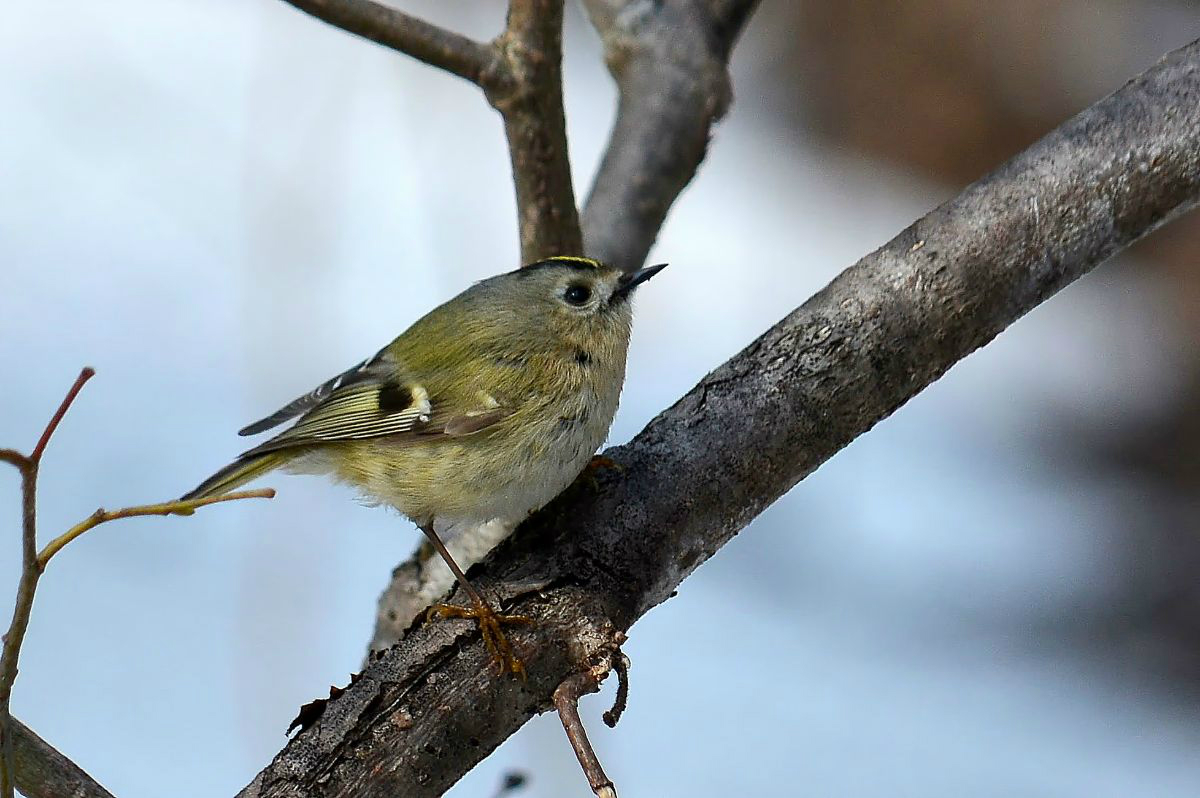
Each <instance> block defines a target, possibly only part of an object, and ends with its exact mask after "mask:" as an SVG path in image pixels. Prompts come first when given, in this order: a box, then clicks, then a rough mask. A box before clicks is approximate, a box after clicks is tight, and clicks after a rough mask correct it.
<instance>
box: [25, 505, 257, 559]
mask: <svg viewBox="0 0 1200 798" xmlns="http://www.w3.org/2000/svg"><path fill="white" fill-rule="evenodd" d="M273 498H275V490H274V489H273V488H258V489H256V490H243V491H236V492H234V493H226V494H224V495H223V496H208V497H206V498H203V499H188V500H187V501H174V502H163V503H161V504H143V505H140V506H137V507H126V508H124V509H123V510H105V509H103V508H101V509H99V510H97V511H96V512H94V513H92V514H91V515H89V516H88V517H87V518H85V519H84V520H82V521H80V522H79V523H78V524H76V525H75V526H73V527H71V528H70V529H68V530H67V531H66V532H64V533H62V534H61V535H59V536H58V537H56V538H55V539H54V540H52V541H50V542H49V543H47V544H46V547H45V548H44V549H42V551H41V553H40V554H38V556H37V564H38V568H40V569H42V570H45V569H46V563H48V562H50V558H51V557H53V556H54V555H55V554H58V552H59V551H60V550H61V549H62V547H63V546H66V545H67V544H68V543H70V542H71V541H72V540H74V539H75V538H77V537H79V536H80V535H82V534H83V533H84V532H87V531H88V530H89V529H93V528H95V527H97V526H99V525H100V524H105V523H108V522H109V521H116V520H117V519H119V518H138V517H141V516H146V515H191V514H192V513H194V512H196V510H197V509H199V508H201V507H206V506H208V505H210V504H219V503H220V502H233V501H239V500H241V499H273Z"/></svg>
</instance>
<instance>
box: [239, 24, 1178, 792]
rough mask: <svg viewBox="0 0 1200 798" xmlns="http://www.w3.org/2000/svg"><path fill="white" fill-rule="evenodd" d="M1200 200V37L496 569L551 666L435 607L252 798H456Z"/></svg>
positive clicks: (845, 297)
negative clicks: (559, 695)
mask: <svg viewBox="0 0 1200 798" xmlns="http://www.w3.org/2000/svg"><path fill="white" fill-rule="evenodd" d="M1198 199H1200V42H1197V43H1193V44H1191V45H1189V46H1187V47H1184V48H1182V49H1180V50H1177V51H1175V52H1173V53H1171V54H1169V55H1168V56H1167V57H1165V58H1164V59H1163V60H1162V61H1161V62H1159V63H1158V64H1156V65H1155V66H1154V67H1152V68H1151V69H1149V70H1147V71H1146V72H1145V73H1143V74H1142V75H1140V76H1139V77H1137V78H1135V79H1134V80H1132V81H1130V82H1129V83H1128V84H1127V85H1125V86H1124V87H1123V88H1121V89H1120V90H1119V91H1117V92H1116V93H1114V94H1113V95H1111V96H1109V97H1107V98H1105V99H1104V100H1101V101H1100V102H1098V103H1096V104H1095V105H1093V106H1092V107H1090V108H1089V109H1087V110H1086V111H1084V112H1083V113H1081V114H1079V115H1078V116H1076V117H1075V118H1073V119H1071V120H1070V121H1068V122H1067V123H1065V124H1064V125H1062V126H1061V127H1060V128H1058V129H1057V130H1055V131H1053V132H1052V133H1051V134H1050V135H1048V136H1046V137H1045V138H1044V139H1042V140H1041V141H1039V142H1037V143H1036V144H1035V145H1033V146H1032V147H1030V148H1029V149H1028V150H1027V151H1025V152H1024V153H1022V154H1021V155H1019V156H1017V157H1016V158H1014V159H1013V160H1011V161H1010V162H1008V163H1007V164H1005V165H1003V166H1001V167H1000V168H999V169H997V170H996V171H995V172H993V173H991V174H989V175H987V176H986V177H984V178H982V179H980V180H979V181H977V182H976V183H974V184H972V185H971V186H969V187H967V188H966V189H965V190H964V191H963V192H962V193H961V194H959V195H958V196H957V197H955V198H954V199H952V200H951V201H949V202H947V203H945V204H944V205H942V206H941V207H939V208H937V209H935V210H934V211H932V212H930V213H929V214H927V215H926V216H925V217H924V218H922V219H920V220H918V221H917V222H916V223H914V224H913V225H912V226H910V227H909V228H907V229H906V230H904V231H903V232H902V233H900V235H898V236H897V237H896V238H895V239H893V240H892V241H890V242H888V243H887V244H885V245H884V246H883V247H881V248H880V249H878V250H877V251H875V252H873V253H872V254H870V255H868V256H867V257H865V258H863V259H862V260H861V261H859V262H858V263H857V264H855V265H854V266H852V267H851V268H849V269H847V270H846V271H845V272H843V273H842V274H841V275H839V276H838V277H837V278H836V279H835V280H834V281H833V282H832V283H831V284H830V285H829V286H827V287H826V288H825V289H824V290H822V291H821V292H819V293H818V294H817V295H816V296H814V297H813V298H812V299H810V300H809V301H808V302H806V303H805V304H804V305H803V306H801V307H800V308H798V309H797V310H795V311H794V312H792V313H791V314H789V315H788V316H787V317H786V318H784V319H783V320H782V321H780V322H779V323H778V324H776V325H775V326H774V327H773V328H772V329H770V330H769V331H767V332H766V333H765V334H764V335H763V336H761V337H760V338H759V339H757V340H756V341H754V342H752V343H751V344H750V345H749V346H748V347H747V348H746V349H745V350H743V351H742V352H741V353H739V354H738V355H736V356H734V357H733V358H732V359H730V360H729V361H728V362H726V363H725V364H724V365H722V366H721V367H719V368H718V369H717V370H716V371H714V372H713V373H712V374H710V375H708V376H707V377H705V379H704V380H702V381H701V383H700V384H699V385H697V386H696V387H695V388H694V389H693V390H692V391H690V392H689V393H688V394H687V395H686V396H684V397H683V398H682V399H681V400H680V401H679V402H677V403H676V404H675V405H674V406H673V407H671V408H669V409H668V410H666V411H664V412H663V413H661V414H660V415H659V416H658V417H657V418H655V419H654V420H653V421H652V422H651V423H650V424H649V425H648V426H647V427H646V429H645V430H643V431H642V432H641V433H640V434H639V435H638V436H637V437H636V438H634V440H632V441H631V442H630V443H629V444H627V445H625V446H620V447H616V448H615V449H612V450H610V451H609V452H608V454H609V456H611V457H612V458H613V459H614V460H616V461H617V462H619V463H620V464H621V465H622V466H623V472H622V473H621V474H620V475H609V476H605V477H603V478H602V480H601V486H600V490H599V491H598V492H596V491H593V490H591V489H589V488H587V487H577V488H576V489H575V490H573V491H569V492H568V493H567V494H564V495H563V496H561V497H560V498H559V499H557V500H555V502H553V503H552V504H551V505H550V506H548V507H547V508H545V509H544V510H543V511H541V512H540V513H538V514H536V515H535V516H534V517H533V518H531V519H530V521H529V522H527V523H526V524H524V525H523V526H522V527H521V528H520V529H519V530H518V531H517V532H516V533H515V534H514V535H513V536H512V537H510V538H509V539H508V540H506V541H505V542H504V543H502V544H501V545H500V546H499V547H498V548H497V549H496V550H495V551H494V552H492V554H491V555H489V557H488V558H487V559H486V560H485V561H484V562H483V563H482V565H481V566H479V567H478V568H477V570H476V573H477V575H479V576H481V577H485V578H486V579H490V580H493V581H494V582H495V583H496V584H521V583H525V584H536V583H541V585H542V586H543V587H542V590H541V592H539V593H530V594H526V595H517V596H515V598H514V600H513V606H512V610H513V611H515V612H519V613H521V614H525V615H529V616H532V617H534V618H535V619H536V620H537V621H538V623H537V624H536V625H535V626H533V627H532V628H530V629H527V630H521V631H517V632H514V633H513V634H512V636H511V639H512V641H513V643H514V644H515V645H516V646H517V648H518V651H519V653H520V654H521V656H522V657H523V659H524V661H525V664H526V667H527V669H528V677H529V678H528V682H526V683H520V682H518V681H516V680H512V679H503V680H498V679H497V677H496V676H495V675H494V672H492V671H490V670H489V667H488V656H487V654H486V653H485V652H484V650H483V647H482V646H481V645H480V643H479V639H478V635H477V634H475V633H474V632H473V630H472V628H471V626H470V624H466V623H463V624H452V623H438V624H432V625H430V624H421V623H418V625H417V626H416V628H415V629H414V630H413V631H412V634H410V635H409V636H407V637H406V638H405V639H404V640H402V641H401V642H400V643H399V644H397V645H396V646H395V647H394V648H392V649H391V650H389V651H387V652H386V653H384V654H383V655H382V656H381V657H380V658H378V659H377V660H376V661H374V662H372V663H371V664H370V665H369V666H368V667H367V669H366V670H365V672H364V673H363V674H362V676H361V677H360V678H359V679H357V680H356V681H355V682H354V683H353V684H352V685H350V686H349V687H348V689H347V690H346V691H345V692H344V693H343V694H341V696H340V697H339V698H337V699H336V700H332V701H330V702H329V704H328V706H327V708H326V709H325V711H324V713H323V714H322V715H321V716H320V717H319V718H317V719H316V721H315V723H314V724H313V725H312V726H311V727H310V728H308V729H307V730H305V731H303V732H301V733H300V734H299V735H297V736H296V737H295V738H294V739H293V740H292V741H291V742H290V743H289V744H288V745H287V747H286V748H284V750H283V751H282V752H281V753H280V754H279V755H278V756H277V757H276V759H275V761H274V762H272V763H271V765H270V766H269V767H268V768H267V769H266V770H264V771H263V772H262V773H260V774H259V775H258V777H257V778H256V779H255V780H254V782H253V783H252V784H251V785H250V786H248V787H247V788H246V789H245V790H244V791H243V792H242V793H241V795H242V796H254V797H260V796H318V795H319V796H352V795H353V796H368V797H370V796H380V797H381V798H382V796H391V795H405V796H409V797H410V798H419V797H421V796H434V795H440V794H441V793H442V792H443V791H444V790H445V789H446V788H448V787H449V786H450V785H451V784H453V783H454V782H455V781H456V780H457V779H458V778H459V777H460V776H461V775H463V774H464V773H466V772H467V771H468V770H470V769H471V767H473V766H474V765H475V764H476V763H477V762H478V761H479V760H480V759H482V758H483V757H484V756H486V755H487V754H488V753H489V752H490V751H491V750H492V749H493V748H495V747H496V746H497V745H499V743H500V742H502V741H503V740H504V739H505V738H506V737H507V736H508V735H510V734H511V733H512V732H514V731H515V730H516V729H517V728H519V727H520V726H521V725H522V724H524V722H525V721H526V720H527V719H528V718H529V717H531V716H532V715H534V714H535V713H538V712H544V711H547V710H549V709H550V708H551V707H552V696H553V693H554V691H555V689H557V688H558V686H559V685H561V684H562V683H563V682H564V681H565V680H566V679H568V678H570V677H572V676H573V675H574V674H577V673H579V672H581V671H583V670H586V669H588V668H589V667H594V664H595V663H596V662H599V661H602V660H603V658H605V657H611V656H612V653H613V646H614V645H615V644H616V641H618V640H619V639H620V632H621V631H623V630H625V629H628V628H629V626H630V625H631V624H632V623H633V622H634V621H635V620H636V619H637V618H638V617H640V616H641V615H642V614H643V613H645V612H646V611H647V610H649V609H650V608H651V607H653V606H655V605H656V604H658V603H660V602H662V601H663V600H665V599H666V598H667V597H668V596H669V595H670V594H671V592H672V591H673V590H674V589H675V588H676V587H677V586H678V585H679V583H680V582H681V581H682V580H683V579H684V578H686V577H687V575H688V574H690V573H691V572H692V571H693V570H694V569H695V568H696V567H697V566H698V565H699V564H700V563H702V562H704V561H705V560H706V559H707V558H708V557H710V556H712V554H713V553H714V552H716V551H717V550H718V549H719V548H720V547H721V546H722V545H724V544H725V543H726V542H727V541H728V540H729V539H730V538H731V537H732V536H733V535H734V534H736V533H737V531H738V530H740V529H741V528H743V527H744V526H745V525H746V524H747V523H749V522H750V520H751V519H753V518H754V517H755V516H756V515H757V514H758V513H760V512H761V511H762V510H763V509H764V508H765V507H766V506H767V505H769V504H770V503H771V502H773V501H775V500H776V499H777V498H779V497H780V496H781V495H783V494H784V493H785V492H786V491H787V490H789V489H790V488H791V487H792V486H793V485H795V484H796V483H797V482H798V481H799V480H801V479H803V478H804V477H805V476H806V475H808V474H809V473H811V472H812V471H813V470H814V469H816V468H817V467H818V466H819V465H820V464H821V463H823V462H824V461H825V460H827V459H829V457H831V456H832V455H833V454H835V453H836V452H837V451H838V450H840V449H841V448H842V447H844V446H845V445H846V444H848V443H849V442H850V441H851V440H853V439H854V438H855V437H857V436H858V435H861V434H862V433H864V432H866V431H867V430H869V429H870V428H871V427H872V426H874V425H875V424H876V423H877V422H878V421H880V420H881V419H883V418H885V417H886V416H888V415H889V414H891V413H892V412H893V411H895V410H896V409H897V408H898V407H900V406H901V405H902V404H904V402H906V401H907V400H908V399H910V398H912V397H913V396H914V395H915V394H916V393H918V392H919V391H920V390H921V389H923V388H924V387H925V386H927V385H929V384H930V383H931V382H933V381H934V380H936V379H937V378H938V377H939V376H941V375H942V374H943V373H945V371H946V370H947V369H948V368H949V367H950V366H952V365H953V364H954V363H955V362H957V361H958V360H960V359H962V358H963V357H965V356H966V355H968V354H970V353H971V352H972V351H974V350H975V349H977V348H979V347H980V346H982V345H984V344H985V343H987V342H988V341H990V340H991V339H992V338H994V337H995V336H996V335H997V334H998V333H999V332H1000V331H1001V330H1003V329H1004V328H1005V327H1007V326H1008V325H1009V324H1011V323H1012V322H1013V321H1015V320H1016V319H1017V318H1019V317H1020V316H1022V315H1023V314H1024V313H1026V312H1028V311H1029V310H1030V309H1032V308H1033V307H1035V306H1037V305H1038V304H1039V303H1041V302H1042V301H1044V300H1046V299H1047V298H1048V297H1050V296H1051V295H1053V294H1054V293H1055V292H1057V291H1058V290H1059V289H1061V288H1062V287H1064V286H1065V285H1067V284H1068V283H1070V282H1071V281H1073V280H1075V279H1076V278H1078V277H1079V276H1080V275H1082V274H1084V273H1085V272H1087V271H1088V270H1090V269H1092V268H1093V267H1095V266H1096V265H1097V264H1099V263H1101V262H1102V261H1104V260H1105V259H1106V258H1108V257H1109V256H1110V255H1112V254H1113V253H1115V252H1117V251H1119V250H1120V249H1122V248H1124V247H1126V246H1128V245H1129V244H1131V243H1132V242H1133V241H1135V240H1137V239H1138V238H1140V237H1142V236H1144V235H1146V234H1147V233H1149V232H1150V231H1152V230H1154V229H1155V228H1157V227H1158V226H1159V225H1161V224H1162V223H1164V222H1165V221H1167V220H1168V219H1171V218H1173V217H1174V216H1176V215H1178V214H1180V213H1182V212H1183V211H1185V210H1187V209H1189V208H1191V207H1193V206H1194V205H1195V204H1196V202H1197V200H1198Z"/></svg>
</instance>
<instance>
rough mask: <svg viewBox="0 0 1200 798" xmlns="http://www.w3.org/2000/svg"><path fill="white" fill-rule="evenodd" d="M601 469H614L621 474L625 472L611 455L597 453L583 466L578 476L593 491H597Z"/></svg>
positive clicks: (598, 489)
mask: <svg viewBox="0 0 1200 798" xmlns="http://www.w3.org/2000/svg"><path fill="white" fill-rule="evenodd" d="M601 471H616V472H617V473H618V474H623V473H625V466H623V465H621V464H620V463H618V462H617V461H616V460H614V459H612V458H611V457H605V456H604V455H602V454H598V455H596V456H595V457H593V458H592V459H591V460H590V461H588V464H587V465H585V466H584V467H583V472H582V473H580V475H579V478H580V479H582V480H583V481H584V482H586V483H587V484H588V485H589V486H590V487H591V489H592V490H593V491H595V492H597V493H599V492H600V472H601Z"/></svg>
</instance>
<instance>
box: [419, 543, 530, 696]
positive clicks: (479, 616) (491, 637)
mask: <svg viewBox="0 0 1200 798" xmlns="http://www.w3.org/2000/svg"><path fill="white" fill-rule="evenodd" d="M421 531H422V532H424V533H425V537H427V538H429V542H430V543H432V544H433V548H434V549H436V550H437V553H438V554H440V555H441V556H442V559H443V560H445V561H446V565H447V566H449V568H450V570H451V572H453V573H454V577H455V578H456V579H457V580H458V583H459V584H460V585H462V589H463V590H464V591H465V592H466V594H467V596H468V597H470V599H471V604H472V605H473V606H471V607H459V606H456V605H454V604H434V605H433V606H432V607H430V608H429V610H428V611H427V612H426V617H427V618H430V617H433V616H434V615H436V616H438V617H441V618H471V619H474V620H475V621H476V622H477V623H478V624H479V632H480V634H482V635H483V644H484V646H486V647H487V650H488V652H489V653H490V654H491V655H492V657H493V658H494V659H495V660H496V661H497V662H499V663H500V672H501V673H504V672H505V671H508V672H509V673H513V674H516V675H517V676H520V677H522V678H524V677H525V666H524V664H522V662H521V660H520V659H519V658H518V657H517V655H516V654H515V653H513V649H512V645H511V644H510V643H509V642H508V638H507V637H505V636H504V632H503V631H501V629H500V627H501V625H503V624H506V623H533V620H532V619H531V618H527V617H526V616H524V615H503V614H501V613H499V612H496V611H495V610H494V609H492V607H491V605H490V604H488V603H487V602H486V601H485V600H484V598H483V596H482V595H480V593H479V591H478V590H476V589H475V587H474V585H472V584H471V583H470V582H468V581H467V575H466V574H464V573H463V571H462V569H461V568H459V567H458V563H456V562H455V561H454V558H453V557H451V556H450V551H449V550H448V549H447V548H446V544H445V543H443V542H442V539H441V538H440V537H439V536H438V534H437V532H435V531H434V530H433V524H425V525H422V526H421Z"/></svg>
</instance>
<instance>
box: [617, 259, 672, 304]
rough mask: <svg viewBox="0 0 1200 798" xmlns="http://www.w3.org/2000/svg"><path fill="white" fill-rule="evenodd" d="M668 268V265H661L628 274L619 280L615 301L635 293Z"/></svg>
mask: <svg viewBox="0 0 1200 798" xmlns="http://www.w3.org/2000/svg"><path fill="white" fill-rule="evenodd" d="M665 268H667V264H665V263H659V264H656V265H654V266H647V267H646V268H644V269H638V270H637V271H636V272H626V273H625V274H623V275H621V277H620V279H619V280H617V290H616V291H614V292H613V298H614V299H623V298H625V297H627V296H629V295H630V294H631V293H633V289H635V288H637V287H638V286H639V285H641V284H642V283H644V282H646V281H647V280H649V279H650V278H651V277H653V276H654V275H656V274H658V273H659V272H661V271H662V270H663V269H665Z"/></svg>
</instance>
